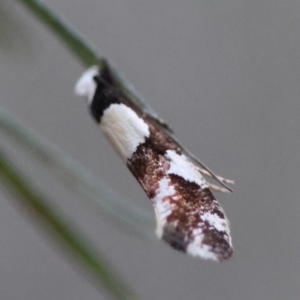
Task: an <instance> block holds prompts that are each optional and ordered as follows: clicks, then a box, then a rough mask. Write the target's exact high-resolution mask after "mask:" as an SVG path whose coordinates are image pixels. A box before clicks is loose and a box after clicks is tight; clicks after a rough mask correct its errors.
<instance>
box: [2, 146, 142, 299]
mask: <svg viewBox="0 0 300 300" xmlns="http://www.w3.org/2000/svg"><path fill="white" fill-rule="evenodd" d="M0 178H1V183H2V185H3V187H5V188H6V189H7V191H8V192H9V193H10V194H11V195H12V196H13V197H14V199H16V200H18V203H19V204H21V205H22V206H23V207H25V208H26V209H30V212H32V213H34V216H35V217H37V218H38V220H39V221H40V222H41V223H42V224H44V225H45V226H44V228H46V229H47V230H48V231H49V232H50V233H51V234H52V236H53V237H55V238H57V239H58V240H59V241H60V242H61V243H62V244H63V245H64V246H65V247H64V249H67V250H69V251H68V252H71V253H72V254H73V255H74V256H75V257H76V258H77V261H79V262H80V263H81V264H83V265H84V266H85V267H86V268H87V269H88V270H89V271H90V272H91V274H92V275H93V276H94V277H95V279H96V280H97V282H98V283H99V282H101V283H102V285H103V286H104V287H105V289H106V290H107V291H108V292H109V294H110V295H111V296H112V297H114V298H115V299H119V300H127V299H137V297H136V296H135V294H134V293H133V292H132V289H131V288H129V287H128V286H127V284H125V283H124V281H123V280H122V279H121V278H120V277H119V276H117V275H116V272H115V271H113V270H112V267H111V266H110V265H109V264H108V263H107V260H106V259H105V258H104V256H103V255H102V254H100V253H99V252H97V251H95V249H93V247H92V246H91V245H88V243H87V242H86V241H85V239H84V238H83V236H82V235H80V234H79V233H78V230H76V231H74V230H72V228H71V226H70V225H67V224H70V223H69V222H66V221H63V220H65V217H62V216H59V215H58V214H57V213H56V212H55V211H54V210H53V208H51V207H50V206H49V201H47V200H46V197H45V196H42V195H41V194H40V193H37V192H36V189H35V188H34V187H33V186H32V185H31V184H30V183H29V182H28V181H27V180H25V179H24V176H22V175H20V172H19V171H18V170H17V169H16V168H15V167H13V166H12V164H11V163H10V162H9V160H8V158H7V157H6V156H5V154H4V153H3V151H2V150H1V149H0Z"/></svg>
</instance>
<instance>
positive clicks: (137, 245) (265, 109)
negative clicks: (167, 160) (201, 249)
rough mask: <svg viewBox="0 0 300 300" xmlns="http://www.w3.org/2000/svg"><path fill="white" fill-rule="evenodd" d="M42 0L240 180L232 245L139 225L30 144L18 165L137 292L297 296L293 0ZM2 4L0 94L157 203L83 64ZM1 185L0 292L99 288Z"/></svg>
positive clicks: (297, 62) (44, 130)
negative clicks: (128, 225)
mask: <svg viewBox="0 0 300 300" xmlns="http://www.w3.org/2000/svg"><path fill="white" fill-rule="evenodd" d="M46 3H47V4H48V5H49V6H50V7H51V8H52V9H54V10H55V11H57V12H58V13H59V14H60V15H61V16H63V17H64V18H65V19H67V20H68V21H69V22H70V23H71V24H73V25H74V26H75V27H76V28H77V30H79V31H80V32H81V33H82V34H83V35H84V36H85V38H86V39H88V40H89V41H91V42H92V43H93V44H94V45H95V46H96V47H97V49H99V52H100V53H101V54H103V55H105V56H107V57H108V58H109V59H111V60H112V61H113V62H114V63H115V64H116V66H117V68H118V69H119V70H120V71H121V72H122V73H123V74H124V75H125V76H126V78H127V79H129V80H130V82H132V83H133V84H134V86H135V87H136V88H137V89H138V90H139V92H140V94H142V95H143V96H144V97H145V98H146V99H147V101H148V102H149V103H150V105H151V106H152V107H153V108H154V109H155V110H156V111H157V112H158V113H159V115H160V116H161V117H162V118H164V119H165V120H166V121H167V122H169V123H170V124H171V125H172V126H173V128H174V130H175V132H176V134H177V137H178V138H179V139H180V140H181V141H182V142H183V144H184V145H186V146H187V147H188V148H189V149H190V150H191V151H192V152H194V153H195V154H196V155H197V156H198V157H199V158H200V159H201V160H203V161H204V162H205V163H206V164H207V165H209V166H210V167H211V168H212V169H213V170H214V171H215V172H217V173H218V174H220V175H224V176H228V177H229V178H233V179H235V180H236V186H235V192H234V193H233V194H231V195H217V196H218V198H219V200H220V202H221V204H222V206H223V207H224V209H225V211H226V213H227V216H228V218H229V220H230V222H231V227H232V236H233V243H234V248H235V253H234V256H233V257H232V259H231V260H230V261H228V262H225V263H222V264H216V263H213V262H207V261H203V260H200V259H193V258H191V257H188V256H185V255H182V254H181V253H178V252H176V251H173V250H172V249H170V248H169V247H168V246H166V245H165V244H164V243H161V242H155V243H153V242H150V241H149V240H147V239H139V238H136V237H134V236H133V235H131V234H128V233H126V232H124V231H123V230H122V229H120V228H117V227H114V226H112V224H111V223H109V222H107V220H105V218H104V219H103V218H101V217H99V215H97V214H95V213H94V212H93V211H92V210H91V209H89V207H88V206H85V205H84V204H82V203H83V202H80V201H77V200H76V199H74V196H73V194H71V193H70V192H68V191H66V190H65V189H63V188H62V187H60V185H59V184H57V182H55V181H54V180H52V179H51V180H50V179H49V178H48V176H47V175H45V174H44V173H45V172H42V171H41V170H39V169H38V168H37V164H35V163H34V162H30V161H28V158H26V159H24V160H23V161H22V159H19V161H18V163H19V164H20V165H21V166H23V167H24V169H23V170H26V172H28V174H30V175H31V176H32V177H33V178H35V180H36V183H37V184H41V185H42V186H43V188H44V189H45V190H46V192H48V194H49V195H51V196H52V197H53V198H54V199H56V200H57V203H55V204H56V205H57V206H58V207H60V208H61V209H63V210H64V212H65V214H66V215H67V216H68V217H69V218H70V219H71V220H72V221H73V222H77V224H78V227H79V228H80V229H81V230H82V231H84V232H85V233H87V234H88V235H89V237H90V238H91V239H92V240H93V242H94V243H95V244H96V245H97V246H98V248H99V249H100V250H101V251H102V252H106V254H107V257H108V258H109V260H110V261H112V262H113V263H114V265H115V266H116V267H117V268H118V269H119V270H120V272H121V274H122V275H123V276H124V277H125V278H126V279H127V281H128V282H129V283H130V284H132V285H133V286H135V287H136V289H137V291H138V293H139V294H140V295H141V296H142V298H143V299H147V300H153V299H172V300H181V299H187V300H193V299H205V300H215V299H224V300H235V299H236V300H253V299H257V300H260V299H263V300H282V299H299V298H300V284H299V283H300V282H299V279H300V278H299V276H300V259H299V252H300V240H299V229H300V220H299V214H300V210H299V193H300V189H299V186H300V184H299V173H300V156H299V149H300V137H299V136H300V134H299V129H300V118H299V112H300V99H299V96H300V50H299V49H300V34H299V32H300V23H299V22H300V2H299V1H298V0H287V1H275V0H265V1H258V0H254V1H246V0H198V1H188V0H187V1H177V0H173V1H170V0H169V1H156V0H152V1H135V0H126V1H124V0H84V1H79V0H47V1H46ZM0 13H1V17H0V99H1V100H0V101H1V106H4V107H5V108H6V109H7V110H8V111H10V112H12V113H14V114H15V115H16V116H18V117H19V118H20V119H21V120H22V121H23V122H24V124H26V125H27V126H29V127H30V128H32V129H34V130H35V131H36V132H38V133H39V134H40V135H42V136H44V137H46V138H47V139H48V140H50V141H51V142H52V143H53V144H56V145H58V146H59V147H60V148H62V149H63V150H65V151H66V152H67V153H69V154H70V155H71V156H72V157H74V158H75V159H76V160H77V161H78V162H80V163H82V164H83V165H84V166H86V167H88V168H90V169H91V170H92V172H93V173H94V174H95V175H96V176H97V177H98V178H99V179H101V180H103V181H105V182H107V183H108V184H109V185H110V186H111V187H112V188H114V189H115V190H116V191H117V192H118V193H119V194H121V195H122V196H123V197H124V201H130V202H131V203H133V204H136V205H140V206H141V207H142V208H143V209H145V210H148V211H149V212H152V207H151V203H150V201H149V200H148V199H147V197H146V196H145V195H144V193H143V192H142V190H141V188H140V187H139V186H138V184H137V183H136V182H135V180H134V179H133V177H132V176H131V175H130V173H129V172H128V171H127V169H126V168H125V167H124V166H123V164H122V162H121V160H120V159H119V158H118V157H117V155H116V154H115V153H114V152H113V151H112V150H111V148H110V146H109V145H108V143H107V142H106V140H105V139H104V137H103V136H102V135H101V133H100V132H99V131H98V129H97V127H96V126H95V124H94V123H93V121H92V120H91V119H90V117H89V115H88V113H87V109H86V105H85V103H84V101H83V100H82V99H78V98H76V97H75V96H74V95H73V86H74V84H75V82H76V80H77V78H78V77H79V76H80V74H81V72H82V71H83V69H82V67H81V65H80V64H79V63H78V62H77V61H76V60H75V59H74V58H73V57H72V56H70V54H69V53H68V52H67V50H66V49H64V48H63V46H62V45H61V44H60V43H59V42H58V41H57V40H56V38H54V37H53V35H52V34H50V33H49V32H48V31H47V30H45V29H44V28H43V27H42V26H41V25H40V23H39V22H38V21H36V20H35V18H33V17H32V16H31V15H30V14H29V13H27V11H25V10H24V9H23V7H22V6H21V5H19V4H18V3H17V1H11V0H1V1H0ZM16 152H18V151H17V150H16ZM0 199H1V201H0V228H1V229H0V241H1V246H0V294H1V299H3V300H17V299H22V300H32V299H43V300H48V299H49V300H50V299H63V300H69V299H70V300H74V299H85V300H93V299H106V296H105V294H99V293H98V291H97V290H96V289H95V288H94V286H93V285H91V284H90V283H89V282H88V281H87V280H85V278H84V277H83V276H82V275H81V274H80V273H78V272H76V268H75V269H74V268H72V260H68V259H67V260H65V257H64V256H63V255H62V254H61V253H60V251H59V250H58V248H57V247H56V246H54V245H53V244H52V243H51V242H49V241H48V240H47V239H45V238H44V236H43V235H42V234H41V232H39V231H37V230H36V228H35V226H34V225H33V223H32V222H30V221H29V220H28V218H26V217H24V215H23V214H22V212H21V211H20V210H18V209H15V208H16V207H15V206H14V205H13V202H11V201H10V199H9V198H8V197H7V195H6V194H5V193H3V194H1V195H0ZM153 218H154V215H153ZM154 230H155V223H154V221H153V235H154Z"/></svg>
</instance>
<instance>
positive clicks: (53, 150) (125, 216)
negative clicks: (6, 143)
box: [0, 107, 153, 237]
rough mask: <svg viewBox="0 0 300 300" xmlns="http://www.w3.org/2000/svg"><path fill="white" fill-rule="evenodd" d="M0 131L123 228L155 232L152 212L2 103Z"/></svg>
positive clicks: (140, 232) (147, 234) (133, 230)
mask: <svg viewBox="0 0 300 300" xmlns="http://www.w3.org/2000/svg"><path fill="white" fill-rule="evenodd" d="M0 131H2V132H4V133H6V135H7V136H8V137H9V138H10V139H13V140H14V141H15V142H17V143H18V145H19V147H21V148H23V149H25V150H27V151H28V153H29V154H30V155H32V157H34V158H35V159H38V160H39V161H40V162H42V163H43V164H46V166H47V169H48V170H51V171H52V172H54V173H55V174H56V175H57V176H59V178H60V179H61V180H62V182H65V183H67V184H68V187H72V188H73V189H74V190H75V191H76V193H81V194H83V195H84V197H82V199H84V200H85V201H86V200H91V201H92V202H91V201H89V203H91V204H92V205H93V206H94V207H95V208H96V211H98V212H99V213H101V214H103V213H104V212H107V213H109V215H110V216H111V218H109V220H110V221H113V222H114V221H116V222H117V224H118V225H120V223H121V224H122V228H123V227H124V226H126V227H129V228H130V231H131V232H135V233H136V234H139V235H141V236H148V237H150V236H151V237H152V236H153V234H152V233H150V232H149V228H151V227H152V226H151V224H152V222H151V221H152V219H153V218H152V217H151V216H150V215H149V214H147V213H146V212H144V211H142V210H141V209H140V210H138V209H137V208H136V207H135V206H133V205H132V204H130V201H126V200H124V199H121V198H120V197H116V196H115V195H113V194H112V192H111V191H110V190H109V188H107V185H106V184H104V183H102V182H101V181H100V180H97V179H95V176H93V175H92V174H91V172H90V171H88V170H87V169H86V168H84V167H83V166H82V165H80V164H78V163H77V162H76V161H74V160H73V159H72V158H71V157H70V156H69V155H67V154H65V153H64V152H63V151H62V150H60V149H58V148H57V147H54V146H53V145H52V144H51V143H50V142H48V141H47V140H46V139H44V138H42V137H40V136H38V135H37V134H35V133H33V132H32V131H30V130H28V129H26V127H25V126H24V125H23V124H22V123H21V122H20V121H18V120H17V119H16V118H15V117H13V116H12V115H10V114H9V113H8V112H5V111H4V110H3V109H1V107H0Z"/></svg>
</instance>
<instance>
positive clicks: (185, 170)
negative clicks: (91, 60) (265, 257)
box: [75, 63, 233, 261]
mask: <svg viewBox="0 0 300 300" xmlns="http://www.w3.org/2000/svg"><path fill="white" fill-rule="evenodd" d="M75 92H76V94H77V95H80V96H84V97H86V99H87V103H88V106H89V110H90V113H91V115H92V117H93V118H94V120H95V121H96V123H97V124H98V126H99V128H100V129H101V131H102V132H103V134H104V135H105V136H106V138H107V139H108V141H109V142H110V143H111V145H112V146H113V147H114V149H115V150H116V151H117V153H118V154H119V155H120V157H121V158H122V159H123V161H124V162H125V163H126V165H127V167H128V168H129V170H130V171H131V173H132V174H133V176H134V177H135V178H136V180H137V181H138V182H139V183H140V185H141V186H142V188H143V190H144V191H145V193H146V194H147V196H148V197H149V198H150V200H151V201H152V203H153V206H154V210H155V215H156V221H157V229H156V234H157V236H158V237H159V238H161V239H163V240H164V241H166V242H167V243H168V244H169V245H170V246H172V247H173V248H175V249H177V250H179V251H182V252H186V253H188V254H190V255H192V256H196V257H201V258H204V259H210V260H214V261H223V260H226V259H229V258H230V257H231V255H232V253H233V247H232V242H231V236H230V229H229V222H228V220H227V218H226V216H225V213H224V211H223V209H222V208H221V206H220V204H219V203H218V202H217V200H216V198H215V197H214V195H213V193H212V192H211V188H212V189H216V190H219V191H226V189H227V188H228V187H227V186H226V185H225V183H233V182H232V181H230V180H226V179H224V178H222V177H219V176H216V175H214V174H213V173H212V172H211V171H210V170H209V169H207V168H206V167H204V168H203V164H202V163H201V162H200V161H199V160H197V159H196V158H195V157H194V156H193V155H192V154H191V153H190V152H189V151H187V150H186V149H185V148H184V147H182V146H181V145H180V143H179V142H178V141H177V139H176V138H175V137H174V135H173V134H172V132H171V130H169V129H168V128H167V127H166V126H165V124H164V123H163V122H161V121H160V120H158V119H157V118H155V117H154V116H153V115H151V114H150V113H148V112H147V111H145V110H144V109H143V108H142V107H141V106H140V105H138V104H137V103H136V102H135V101H133V100H132V98H131V97H130V95H129V94H128V93H126V92H124V91H123V90H122V89H120V87H119V85H118V83H117V80H116V76H115V75H114V73H113V71H112V69H111V68H110V66H109V65H108V64H107V63H106V64H104V65H102V66H101V67H98V66H94V67H91V68H90V69H88V70H87V71H85V72H84V73H83V75H82V76H81V77H80V79H79V80H78V82H77V84H76V87H75ZM201 173H202V174H204V175H208V176H210V177H213V178H214V179H216V180H218V181H219V183H221V184H222V185H223V186H225V188H221V187H217V186H216V185H213V184H209V183H207V181H206V180H205V179H204V177H203V176H202V174H201Z"/></svg>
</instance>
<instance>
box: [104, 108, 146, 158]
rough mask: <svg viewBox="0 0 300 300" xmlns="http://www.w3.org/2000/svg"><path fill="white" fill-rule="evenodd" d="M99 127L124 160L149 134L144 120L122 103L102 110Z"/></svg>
mask: <svg viewBox="0 0 300 300" xmlns="http://www.w3.org/2000/svg"><path fill="white" fill-rule="evenodd" d="M100 128H101V130H102V132H103V133H104V134H105V136H106V137H107V139H108V140H109V141H110V142H111V144H112V145H113V147H115V149H116V150H117V152H118V153H119V154H120V156H121V157H122V158H123V160H125V161H126V160H127V159H128V158H130V157H131V156H132V154H133V153H134V152H135V151H136V149H137V147H138V146H139V145H140V144H143V143H144V142H145V140H146V138H147V137H149V135H150V131H149V126H148V125H147V124H146V123H145V121H144V120H143V119H141V118H140V117H139V116H138V115H137V114H136V113H135V112H134V111H133V110H132V109H131V108H129V107H128V106H126V105H124V104H111V105H110V106H109V107H108V108H107V109H106V110H105V111H104V114H103V116H102V119H101V123H100Z"/></svg>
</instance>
